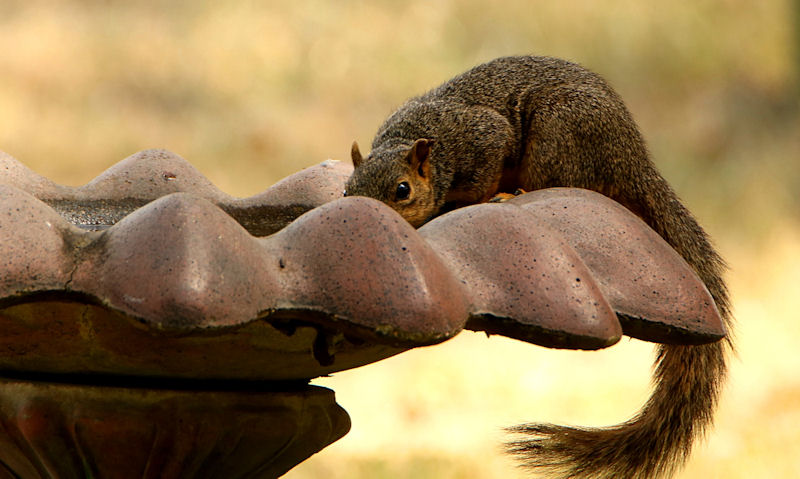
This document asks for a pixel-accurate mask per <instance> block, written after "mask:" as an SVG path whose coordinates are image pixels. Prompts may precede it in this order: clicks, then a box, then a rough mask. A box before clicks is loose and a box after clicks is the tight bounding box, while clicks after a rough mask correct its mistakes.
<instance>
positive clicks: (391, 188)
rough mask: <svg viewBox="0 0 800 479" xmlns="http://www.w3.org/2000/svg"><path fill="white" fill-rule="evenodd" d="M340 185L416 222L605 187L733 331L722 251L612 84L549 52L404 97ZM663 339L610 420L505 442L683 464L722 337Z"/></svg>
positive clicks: (525, 428) (620, 470)
mask: <svg viewBox="0 0 800 479" xmlns="http://www.w3.org/2000/svg"><path fill="white" fill-rule="evenodd" d="M351 156H352V159H353V164H354V166H355V170H354V172H353V175H352V177H351V178H350V179H349V180H348V182H347V185H346V195H363V196H370V197H373V198H376V199H379V200H381V201H383V202H385V203H386V204H388V205H389V206H391V207H393V208H394V209H395V210H397V211H398V212H399V213H400V214H401V215H402V216H403V217H404V218H406V219H407V220H408V221H409V222H410V223H411V224H412V225H414V226H419V225H421V224H423V223H424V222H425V221H427V220H429V219H431V218H433V217H435V216H436V215H438V214H441V213H443V212H445V211H447V210H448V209H450V208H452V207H458V206H462V205H467V204H472V203H478V202H483V201H488V200H489V199H491V198H492V197H493V196H494V195H496V194H498V193H511V192H514V191H515V190H516V189H523V190H528V191H530V190H535V189H540V188H548V187H557V186H569V187H578V188H586V189H590V190H594V191H597V192H600V193H602V194H604V195H606V196H608V197H610V198H612V199H614V200H615V201H617V202H619V203H621V204H623V205H624V206H626V207H627V208H628V209H630V210H631V211H633V212H634V213H636V214H637V215H639V216H640V217H641V218H642V219H643V220H644V221H645V222H646V223H647V224H648V225H649V226H650V227H651V228H653V229H654V230H655V231H656V232H657V233H658V234H659V235H661V236H662V237H663V238H664V239H665V240H666V241H667V242H668V243H669V244H670V245H671V246H672V247H673V248H674V249H675V250H676V251H677V252H678V253H679V254H680V255H681V256H683V258H684V259H685V260H686V261H687V262H688V263H689V264H690V265H691V266H692V267H693V268H694V269H695V271H696V272H697V273H698V276H699V277H700V279H701V280H702V281H703V282H704V283H705V284H706V287H707V288H708V290H709V291H710V293H711V295H712V296H713V298H714V300H715V302H716V304H717V307H718V309H719V311H720V313H721V315H722V317H723V319H724V320H725V322H726V326H727V327H728V330H729V331H730V328H731V316H730V307H729V300H728V293H727V289H726V286H725V283H724V281H723V280H722V272H723V270H724V262H723V261H722V259H721V258H720V256H719V255H718V254H717V253H716V251H715V250H714V248H713V247H712V246H711V243H710V241H709V239H708V237H707V235H706V233H705V232H704V231H703V229H702V228H701V227H700V225H699V224H698V223H697V221H696V220H695V219H694V217H693V216H692V215H691V214H690V213H689V211H688V210H687V209H686V208H685V207H684V206H683V205H682V204H681V202H680V200H679V199H678V197H677V196H676V194H675V193H674V191H673V190H672V188H671V187H670V186H669V184H668V183H667V182H666V180H665V179H664V178H663V177H662V176H661V175H660V174H659V172H658V170H657V169H656V167H655V166H654V164H653V163H652V161H651V160H650V155H649V152H648V150H647V147H646V145H645V142H644V139H643V138H642V135H641V134H640V132H639V129H638V128H637V126H636V124H635V122H634V120H633V118H632V116H631V114H630V113H629V111H628V109H627V108H626V107H625V105H624V103H623V101H622V99H621V98H620V97H619V95H618V94H617V93H616V92H615V91H614V90H613V89H612V88H611V87H610V86H609V85H608V84H607V83H606V82H605V81H604V80H603V79H602V78H601V77H600V76H598V75H597V74H595V73H592V72H590V71H588V70H586V69H585V68H583V67H581V66H579V65H577V64H575V63H571V62H568V61H565V60H560V59H556V58H549V57H506V58H499V59H496V60H493V61H490V62H488V63H485V64H483V65H479V66H477V67H475V68H473V69H472V70H469V71H467V72H465V73H463V74H461V75H459V76H457V77H455V78H453V79H451V80H449V81H448V82H446V83H444V84H443V85H441V86H439V87H437V88H435V89H433V90H431V91H429V92H427V93H425V94H423V95H421V96H418V97H415V98H412V99H411V100H409V101H407V102H406V103H405V104H404V105H402V106H401V107H400V108H399V109H398V110H397V111H395V112H394V113H393V114H392V115H390V116H389V118H388V119H387V120H386V121H385V122H384V124H383V125H382V126H381V127H380V128H379V130H378V133H377V135H376V136H375V139H374V141H373V144H372V151H371V152H370V154H369V155H368V156H367V158H363V157H362V156H361V153H360V152H359V149H358V145H357V144H356V143H353V148H352V151H351ZM726 345H728V346H730V342H729V340H728V342H727V343H726V342H719V343H713V344H708V345H702V346H673V345H662V346H659V351H658V356H657V360H656V368H655V373H654V379H655V389H654V391H653V393H652V395H651V397H650V399H649V400H648V401H647V403H646V404H645V405H644V407H643V408H642V409H641V410H640V411H639V413H638V414H637V415H636V416H635V417H633V418H632V419H630V420H629V421H626V422H624V423H622V424H619V425H617V426H612V427H609V428H600V429H584V428H576V427H567V426H557V425H551V424H527V425H521V426H517V427H515V428H512V429H511V430H512V431H514V432H517V433H521V434H523V435H525V436H527V437H525V438H524V439H520V440H519V441H515V442H513V443H512V444H510V445H509V450H510V451H511V452H512V453H515V454H517V455H519V456H520V457H521V458H522V460H523V462H524V463H525V464H527V465H528V466H530V467H533V468H536V469H543V470H547V471H548V472H551V473H556V474H561V475H562V476H561V477H587V478H588V477H592V478H595V477H637V478H639V477H641V478H645V477H646V478H651V477H660V476H665V475H668V474H671V473H673V472H674V471H675V470H676V469H677V467H678V466H680V465H681V464H683V463H684V462H685V460H686V458H687V457H688V454H689V452H690V450H691V446H692V443H693V441H694V438H695V437H697V436H700V435H701V434H702V432H703V431H704V430H705V429H706V428H708V427H709V426H710V424H711V422H712V415H713V411H714V409H715V407H716V404H717V401H718V398H719V393H720V388H721V384H722V382H723V380H724V378H725V375H726V364H725V356H726V354H725V353H726V351H725V346H726Z"/></svg>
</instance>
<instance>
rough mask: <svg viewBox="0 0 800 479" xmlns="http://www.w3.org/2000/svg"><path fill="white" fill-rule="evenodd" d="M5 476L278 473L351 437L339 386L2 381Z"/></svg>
mask: <svg viewBox="0 0 800 479" xmlns="http://www.w3.org/2000/svg"><path fill="white" fill-rule="evenodd" d="M0 427H2V434H0V476H2V477H22V478H26V479H48V478H53V477H59V478H65V479H68V478H75V479H77V478H84V477H104V478H119V479H124V478H131V479H134V478H152V479H156V478H158V479H170V478H174V479H179V478H188V477H203V478H220V479H235V478H255V477H261V478H274V477H278V476H280V475H281V474H283V473H285V472H286V471H288V470H289V469H291V468H292V467H294V465H296V464H297V463H298V462H300V461H302V460H303V459H305V458H307V457H309V456H310V455H312V454H314V453H315V452H317V451H318V450H320V449H322V448H323V447H325V446H327V445H328V444H330V443H332V442H333V441H335V440H337V439H339V438H340V437H342V436H344V435H345V434H346V433H347V431H348V430H349V429H350V419H349V417H348V416H347V413H346V412H345V411H344V410H343V409H342V408H341V407H339V406H338V405H337V404H336V403H335V402H334V400H333V391H331V390H329V389H325V388H320V387H302V388H298V389H296V390H290V391H281V390H273V391H259V390H250V391H236V390H234V391H203V390H193V389H187V390H180V389H133V388H127V387H124V388H123V387H109V386H105V387H97V386H91V385H71V384H59V383H41V382H27V381H14V380H0Z"/></svg>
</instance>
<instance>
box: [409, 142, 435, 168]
mask: <svg viewBox="0 0 800 479" xmlns="http://www.w3.org/2000/svg"><path fill="white" fill-rule="evenodd" d="M431 146H433V140H429V139H427V138H420V139H419V140H417V141H415V142H414V145H413V146H412V147H411V153H410V154H409V155H408V161H409V163H410V164H411V168H413V169H415V170H417V173H419V176H421V177H423V178H427V177H428V175H429V173H430V169H431V162H430V161H428V157H429V156H430V153H431Z"/></svg>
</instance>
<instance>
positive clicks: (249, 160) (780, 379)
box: [0, 0, 800, 479]
mask: <svg viewBox="0 0 800 479" xmlns="http://www.w3.org/2000/svg"><path fill="white" fill-rule="evenodd" d="M791 7H792V5H791V4H790V3H789V2H788V0H764V1H761V2H748V1H744V0H700V1H696V2H671V3H668V2H637V1H621V0H614V1H607V2H593V1H590V0H562V1H560V2H529V1H524V0H519V1H508V2H479V1H476V0H467V1H455V0H452V1H440V2H424V1H421V0H408V1H405V2H393V1H389V0H383V1H372V2H367V1H341V2H325V1H307V0H299V1H294V2H244V1H231V2H212V1H191V2H190V1H172V2H166V1H163V2H158V1H155V0H146V1H138V2H115V1H101V0H71V1H60V2H56V1H44V0H28V1H15V0H5V1H3V2H2V3H0V150H3V151H6V152H7V153H9V154H11V155H13V156H15V157H16V158H18V159H20V160H21V161H23V162H24V163H26V164H27V165H28V166H29V167H31V168H33V169H34V170H35V171H37V172H39V173H41V174H44V175H46V176H48V177H50V178H52V179H54V180H56V181H58V182H61V183H64V184H73V185H76V184H82V183H85V182H87V181H89V180H90V179H91V178H93V177H94V176H96V175H97V174H99V173H100V172H101V171H102V170H104V169H105V168H107V167H109V166H110V165H112V164H113V163H115V162H117V161H119V160H121V159H123V158H124V157H126V156H128V155H130V154H132V153H134V152H136V151H138V150H142V149H145V148H151V147H163V148H167V149H170V150H172V151H174V152H176V153H178V154H180V155H182V156H184V157H185V158H187V159H188V160H189V161H191V162H192V163H193V164H194V165H196V166H197V167H198V168H199V169H200V171H201V172H203V173H204V174H205V175H206V176H208V177H209V178H210V179H211V180H212V181H213V182H214V183H215V184H217V185H218V186H219V187H220V188H221V189H223V190H225V191H227V192H228V193H231V194H236V195H240V196H248V195H251V194H254V193H256V192H258V191H261V190H263V189H264V188H266V187H267V186H269V185H270V184H272V183H274V182H275V181H277V180H278V179H280V178H282V177H284V176H286V175H288V174H290V173H292V172H294V171H296V170H299V169H300V168H302V167H305V166H308V165H311V164H314V163H317V162H319V161H322V160H324V159H326V158H329V157H333V158H338V159H346V157H347V153H348V151H349V145H350V142H351V141H352V140H353V139H358V140H359V141H360V142H361V143H362V145H366V144H368V143H369V142H370V140H371V135H372V134H373V133H374V132H375V129H376V128H377V126H378V124H379V123H380V122H381V121H382V120H383V118H384V117H385V116H386V115H387V114H388V113H389V112H390V111H391V110H392V108H393V107H395V106H397V105H398V104H399V103H401V102H402V101H403V100H404V99H405V98H407V97H408V96H411V95H414V94H417V93H420V92H422V91H423V90H425V89H427V88H429V87H432V86H435V85H436V84H438V83H440V82H442V81H444V80H445V79H447V78H449V77H451V76H453V75H454V74H456V73H459V72H461V71H463V70H466V69H467V68H469V67H471V66H473V65H475V64H477V63H479V62H482V61H485V60H488V59H490V58H493V57H497V56H502V55H507V54H518V53H536V54H548V55H554V56H561V57H565V58H568V59H572V60H575V61H578V62H580V63H582V64H584V65H586V66H588V67H590V68H592V69H594V70H596V71H598V72H600V73H601V74H603V75H604V76H605V77H606V78H607V79H609V81H610V82H611V83H612V84H613V85H615V87H616V88H617V89H618V90H619V91H620V93H621V94H622V96H623V97H624V98H625V99H626V101H627V102H628V104H629V106H630V108H631V110H632V111H633V113H634V116H635V117H636V118H637V120H638V121H639V124H640V126H641V127H642V129H643V131H644V134H645V136H646V137H647V139H648V140H649V143H650V146H651V150H652V151H653V154H654V157H655V159H656V161H657V163H658V164H659V166H660V168H661V169H662V171H663V173H664V174H665V176H667V178H668V179H669V180H670V181H671V182H672V183H673V185H674V186H675V188H676V189H677V191H678V192H679V194H680V195H681V196H682V197H683V198H684V200H685V201H686V202H687V203H688V205H689V206H690V208H691V209H692V210H693V211H694V212H695V213H696V214H697V216H698V217H699V218H700V219H701V222H702V223H703V224H704V225H705V226H706V227H707V229H708V230H709V232H710V233H711V234H712V236H713V237H714V238H715V239H716V242H717V244H718V246H719V247H720V249H721V251H722V252H723V254H724V256H726V257H727V259H728V260H729V262H730V264H731V271H730V274H729V280H730V284H731V287H732V292H733V297H734V304H735V313H736V316H737V319H738V322H739V327H738V329H737V332H736V338H737V343H738V345H739V352H738V356H737V357H736V358H734V359H733V361H732V371H731V379H730V382H729V385H728V387H727V389H726V391H725V395H724V398H723V401H722V406H721V409H720V411H719V414H718V416H717V426H716V428H715V429H714V430H713V431H712V433H711V434H710V435H709V437H708V440H707V441H706V442H705V443H703V445H701V446H699V447H698V448H697V450H696V452H695V454H694V455H693V457H692V460H691V462H690V463H689V465H688V467H687V468H686V469H685V470H684V471H683V473H682V474H681V477H683V478H694V477H697V478H715V477H717V478H745V477H747V478H751V477H800V354H798V353H797V352H796V351H797V350H798V343H800V321H798V320H799V319H800V317H798V316H800V313H799V312H798V311H800V294H799V293H800V290H799V288H798V281H797V280H798V278H799V276H798V271H800V213H799V211H800V210H799V208H800V193H799V192H800V114H799V113H798V106H799V105H798V95H799V94H800V78H798V71H799V70H798V68H799V65H800V52H798V50H797V49H798V48H800V41H798V37H797V36H795V37H794V38H793V36H792V35H793V34H794V32H795V29H796V28H798V25H800V21H798V20H797V18H798V15H800V13H798V10H797V8H798V7H796V8H795V10H794V11H793V10H792V8H791ZM793 20H795V21H796V22H797V23H795V24H794V26H793V25H792V23H791V22H792V21H793ZM651 359H652V347H651V346H650V345H648V344H645V343H642V342H638V341H634V340H623V341H622V342H621V343H620V344H618V345H616V346H614V347H613V348H610V349H608V350H606V351H601V352H592V353H586V352H566V351H553V350H547V349H543V348H538V347H534V346H530V345H526V344H523V343H519V342H515V341H510V340H504V339H502V338H491V339H487V338H486V337H485V336H482V335H478V334H473V333H464V334H462V335H459V337H457V338H456V339H454V340H452V341H449V342H447V343H445V344H442V345H439V346H436V347H431V348H424V349H420V350H415V351H411V352H408V353H404V354H401V355H399V356H397V357H394V358H391V359H389V360H386V361H383V362H381V363H378V364H374V365H370V366H368V367H364V368H360V369H356V370H353V371H348V372H343V373H339V374H336V375H335V376H334V377H332V378H322V379H319V380H315V381H314V382H315V383H316V384H321V385H326V386H329V387H331V388H333V389H335V390H336V392H337V397H338V400H339V403H340V404H342V405H343V406H344V407H345V408H346V409H347V410H348V412H349V413H350V415H351V417H352V419H353V429H352V431H351V432H350V433H349V434H348V435H347V436H345V438H343V439H342V440H340V441H339V442H337V443H336V444H334V445H332V446H330V447H329V448H327V449H325V450H324V451H323V452H321V453H320V454H318V455H316V456H314V457H312V458H311V459H310V460H308V461H307V462H305V463H304V464H302V465H300V466H299V467H297V468H296V469H295V470H293V471H292V472H290V473H289V474H288V475H287V476H286V477H288V478H291V479H304V478H310V477H325V478H334V479H335V478H412V477H413V478H490V477H492V478H494V477H523V474H522V472H521V471H519V470H518V469H516V467H515V466H514V464H513V462H512V461H511V460H510V459H508V458H506V457H504V456H503V455H502V454H501V452H500V446H499V445H500V444H501V442H502V441H503V439H504V435H503V433H502V429H501V428H502V427H503V426H506V425H510V424H514V423H517V422H520V421H532V420H537V421H552V422H567V423H575V424H585V425H605V424H610V423H615V422H618V421H621V420H623V419H626V418H627V417H628V416H629V415H630V414H632V413H633V412H634V411H635V410H636V409H637V408H638V406H639V405H640V404H641V403H642V402H643V401H644V400H645V398H646V397H647V395H648V378H649V370H650V362H651Z"/></svg>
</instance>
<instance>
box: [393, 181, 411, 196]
mask: <svg viewBox="0 0 800 479" xmlns="http://www.w3.org/2000/svg"><path fill="white" fill-rule="evenodd" d="M410 194H411V186H409V184H408V182H407V181H403V182H402V183H400V184H399V185H397V192H395V199H397V200H407V199H408V196H409V195H410Z"/></svg>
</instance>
